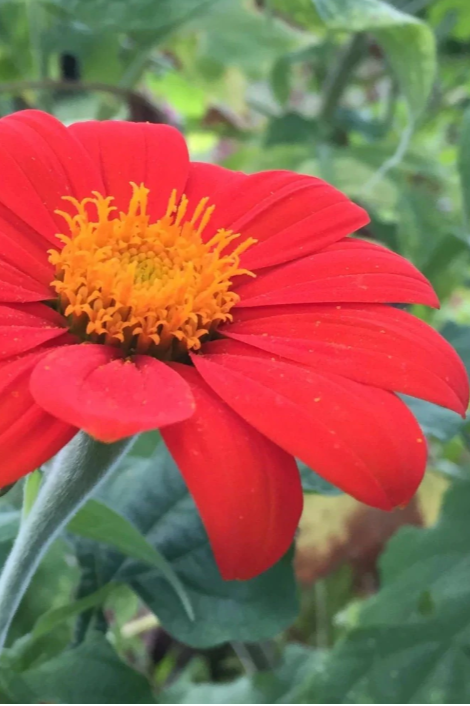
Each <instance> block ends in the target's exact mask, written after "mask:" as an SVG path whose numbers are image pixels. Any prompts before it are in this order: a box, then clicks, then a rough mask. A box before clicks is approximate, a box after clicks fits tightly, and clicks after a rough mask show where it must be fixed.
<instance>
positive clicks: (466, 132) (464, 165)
mask: <svg viewBox="0 0 470 706" xmlns="http://www.w3.org/2000/svg"><path fill="white" fill-rule="evenodd" d="M458 165H459V175H460V186H461V190H462V198H463V208H464V214H465V223H466V227H467V230H468V229H469V228H470V108H467V110H466V111H465V113H464V114H463V118H462V125H461V129H460V144H459V162H458Z"/></svg>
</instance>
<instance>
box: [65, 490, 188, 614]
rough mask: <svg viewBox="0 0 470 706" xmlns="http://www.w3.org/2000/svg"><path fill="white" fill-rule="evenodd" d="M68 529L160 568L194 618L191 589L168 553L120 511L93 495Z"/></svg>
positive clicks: (186, 609)
mask: <svg viewBox="0 0 470 706" xmlns="http://www.w3.org/2000/svg"><path fill="white" fill-rule="evenodd" d="M67 529H68V531H69V532H73V533H74V534H78V535H80V536H81V537H87V538H88V539H94V540H95V542H104V543H105V544H110V545H111V546H112V547H114V548H115V549H118V550H119V551H120V552H122V553H123V554H124V555H125V556H128V557H132V558H133V559H139V560H140V561H144V562H145V563H146V564H150V566H153V567H154V568H155V569H158V571H160V573H161V574H162V575H163V576H164V578H165V579H166V580H167V581H168V583H169V584H170V585H171V587H172V588H173V590H174V591H175V593H176V594H177V595H178V597H179V599H180V601H181V603H182V605H183V607H184V609H185V611H186V613H187V615H188V618H189V619H190V620H193V619H194V611H193V608H192V606H191V603H190V601H189V598H188V596H187V593H186V591H185V590H184V587H183V586H182V585H181V582H180V580H179V579H178V577H177V576H176V574H175V572H174V571H173V569H172V567H171V566H170V565H169V563H168V562H167V561H166V559H165V557H163V556H162V555H161V554H160V553H159V552H157V551H156V550H155V549H154V548H153V547H152V545H151V544H149V542H148V541H147V540H146V539H145V537H144V536H143V535H142V534H141V533H140V532H139V531H138V530H137V529H136V528H135V527H134V525H133V524H132V523H131V522H129V520H127V519H126V518H125V517H123V516H122V515H120V514H119V513H118V512H116V511H115V510H113V509H112V508H110V507H108V506H107V505H104V503H101V502H99V501H98V500H93V499H91V500H89V501H88V502H87V503H86V504H85V505H84V506H83V507H82V508H81V509H80V510H79V511H78V513H77V514H76V515H75V517H73V518H72V520H71V521H70V522H69V524H68V525H67Z"/></svg>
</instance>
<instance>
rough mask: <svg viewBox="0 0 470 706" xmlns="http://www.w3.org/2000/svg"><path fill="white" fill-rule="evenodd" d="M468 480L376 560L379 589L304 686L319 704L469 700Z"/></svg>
mask: <svg viewBox="0 0 470 706" xmlns="http://www.w3.org/2000/svg"><path fill="white" fill-rule="evenodd" d="M469 507H470V479H469V480H465V481H455V482H454V484H453V485H452V486H451V488H450V490H449V491H448V494H447V496H446V498H445V501H444V506H443V509H442V514H441V517H440V519H439V521H438V523H437V524H436V525H435V526H434V527H432V528H430V529H420V528H415V527H405V528H403V529H401V530H400V532H399V533H398V534H397V535H395V537H394V538H393V539H392V540H391V542H390V543H389V545H388V547H387V550H386V552H385V554H384V556H383V558H382V561H381V569H382V571H381V574H382V580H381V585H382V588H381V590H380V591H379V593H378V594H377V595H375V596H373V597H372V598H370V599H369V600H368V601H366V602H365V604H364V605H363V608H362V610H361V612H360V616H359V623H358V627H357V629H354V630H353V631H352V632H351V633H350V634H349V635H348V636H347V638H346V639H345V641H344V642H342V643H340V644H338V645H337V646H336V647H335V648H334V649H333V651H332V653H331V655H330V656H329V658H328V659H327V661H326V668H325V670H324V672H323V674H322V676H321V678H320V679H319V680H317V682H316V684H315V685H312V687H311V689H310V690H309V698H310V699H311V700H312V702H315V703H317V702H319V703H467V702H468V698H469V697H470V669H469V667H470V561H469V556H470V531H469V530H470V520H469Z"/></svg>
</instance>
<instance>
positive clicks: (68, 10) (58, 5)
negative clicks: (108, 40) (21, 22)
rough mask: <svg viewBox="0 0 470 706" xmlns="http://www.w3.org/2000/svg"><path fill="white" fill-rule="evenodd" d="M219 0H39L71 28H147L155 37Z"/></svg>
mask: <svg viewBox="0 0 470 706" xmlns="http://www.w3.org/2000/svg"><path fill="white" fill-rule="evenodd" d="M218 1H219V0H113V2H112V3H110V2H108V0H42V3H43V4H44V6H45V7H47V8H48V9H50V10H51V11H53V12H56V13H58V15H59V17H61V18H67V19H68V20H69V21H70V22H72V23H74V25H75V27H77V26H78V27H80V25H82V26H84V27H85V28H87V29H90V30H93V31H95V32H138V31H148V30H151V31H152V32H153V33H154V34H156V33H157V32H158V35H157V36H158V37H160V38H161V37H162V36H163V35H164V34H166V33H168V32H170V31H172V30H174V29H176V28H177V27H178V26H180V25H181V24H183V23H184V22H187V21H188V20H189V19H191V18H192V17H194V16H195V15H202V13H203V12H205V11H206V10H208V9H209V8H210V6H211V5H213V4H215V3H217V2H218Z"/></svg>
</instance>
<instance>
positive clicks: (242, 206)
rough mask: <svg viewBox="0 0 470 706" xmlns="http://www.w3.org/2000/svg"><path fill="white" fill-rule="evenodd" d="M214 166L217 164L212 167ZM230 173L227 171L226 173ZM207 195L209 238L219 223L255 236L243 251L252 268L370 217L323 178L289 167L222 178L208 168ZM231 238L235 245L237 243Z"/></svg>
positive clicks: (317, 244)
mask: <svg viewBox="0 0 470 706" xmlns="http://www.w3.org/2000/svg"><path fill="white" fill-rule="evenodd" d="M215 169H217V168H216V167H215ZM201 170H202V173H203V175H204V173H205V172H206V167H201V166H200V165H199V164H194V165H191V171H190V180H189V181H190V184H191V183H195V184H196V188H195V192H196V193H197V195H198V196H199V194H201V193H202V190H203V189H202V187H201V184H200V182H201V181H202V178H201V179H199V178H198V172H199V171H201ZM229 174H230V173H229ZM207 186H208V190H209V189H214V191H213V192H211V191H208V192H206V194H205V195H206V196H209V201H210V202H211V203H214V204H215V211H214V213H213V215H212V217H211V220H210V223H209V225H208V226H207V228H206V230H205V237H206V238H207V239H209V238H210V237H211V236H212V235H213V234H214V233H215V232H216V231H217V229H219V228H225V229H227V230H233V231H234V232H236V233H241V235H242V236H243V238H249V237H252V238H255V239H256V240H257V244H256V245H253V246H252V247H251V248H249V250H247V251H246V253H244V255H243V257H242V265H243V267H246V268H248V269H250V270H256V269H258V268H261V267H270V266H272V265H277V264H279V263H283V262H288V261H289V260H293V259H296V258H298V257H303V256H305V255H308V254H310V253H312V252H315V251H317V250H320V249H321V248H324V247H325V246H326V245H328V244H329V243H333V242H336V241H337V240H340V238H343V237H344V236H345V235H349V234H350V233H353V232H354V231H356V230H357V229H358V228H360V227H362V226H364V225H366V223H368V222H369V216H368V215H367V213H366V212H365V211H364V209H362V208H360V207H359V206H356V204H354V203H352V202H351V201H350V200H349V199H348V198H347V197H346V196H345V195H344V194H342V193H341V192H340V191H338V190H337V189H335V188H334V187H332V186H330V185H329V184H327V183H326V182H324V181H322V180H321V179H316V178H315V177H309V176H304V175H301V174H295V173H294V172H287V171H268V172H260V173H258V174H252V175H250V176H245V177H244V178H243V175H240V173H238V179H235V177H232V176H229V175H228V174H227V170H222V169H221V172H220V179H217V178H216V175H215V174H214V172H213V171H212V172H211V175H210V179H209V183H208V185H207ZM238 243H239V241H235V243H234V245H233V247H236V246H237V245H238Z"/></svg>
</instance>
